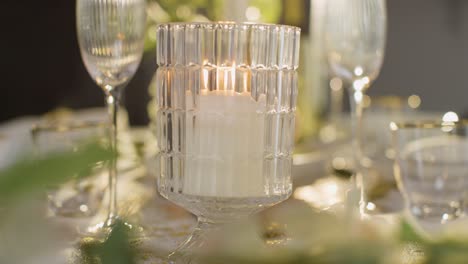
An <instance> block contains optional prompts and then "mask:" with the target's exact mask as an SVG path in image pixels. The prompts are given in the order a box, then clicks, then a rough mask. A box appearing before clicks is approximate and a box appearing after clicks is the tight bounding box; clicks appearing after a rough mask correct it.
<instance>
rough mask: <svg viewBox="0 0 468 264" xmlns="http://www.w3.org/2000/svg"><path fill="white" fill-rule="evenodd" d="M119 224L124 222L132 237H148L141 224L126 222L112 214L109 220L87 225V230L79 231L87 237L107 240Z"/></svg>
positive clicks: (127, 231)
mask: <svg viewBox="0 0 468 264" xmlns="http://www.w3.org/2000/svg"><path fill="white" fill-rule="evenodd" d="M119 224H122V225H123V226H124V227H125V229H126V233H127V234H128V236H129V238H130V239H139V238H144V237H146V235H145V232H144V229H143V228H142V227H141V226H138V225H135V224H131V223H129V222H125V221H123V220H122V219H120V218H119V217H118V216H111V217H109V218H107V220H105V221H103V222H101V223H98V224H96V225H93V226H90V227H87V228H86V229H85V230H79V233H80V234H81V235H82V236H83V237H85V238H92V239H95V240H100V241H104V240H106V239H107V238H108V237H109V235H110V233H111V232H112V230H113V229H114V228H115V227H116V226H117V225H119Z"/></svg>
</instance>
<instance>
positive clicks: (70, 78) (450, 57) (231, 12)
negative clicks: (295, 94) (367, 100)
mask: <svg viewBox="0 0 468 264" xmlns="http://www.w3.org/2000/svg"><path fill="white" fill-rule="evenodd" d="M325 2H326V0H150V1H148V32H147V43H146V52H145V55H144V59H143V61H142V64H141V65H140V68H139V70H138V72H137V74H136V75H135V77H134V79H133V80H132V81H131V83H130V84H129V85H128V86H127V88H126V89H125V99H124V102H125V107H126V109H127V111H128V113H129V118H130V123H131V124H132V125H146V124H147V123H148V122H149V119H150V114H149V113H148V105H151V104H150V101H151V92H150V90H151V88H149V87H150V83H151V80H152V78H153V74H154V72H155V70H156V61H155V41H156V40H155V25H156V24H157V23H161V22H167V21H203V20H237V21H247V20H248V21H261V22H269V23H285V24H292V25H297V26H300V27H301V28H302V30H303V31H302V34H303V35H302V36H303V37H302V42H303V43H302V46H301V52H302V53H303V56H301V60H302V61H301V64H302V66H301V69H300V72H301V83H300V89H301V93H302V96H301V97H300V100H301V102H299V104H300V112H299V115H300V116H299V122H300V123H301V125H302V126H303V130H304V133H309V134H310V133H314V132H315V131H316V130H317V126H318V124H319V122H320V120H322V119H323V117H324V116H326V114H327V111H328V109H329V101H330V100H329V94H330V85H329V81H330V77H329V75H328V72H327V61H326V59H325V57H324V56H323V55H324V54H323V50H324V49H323V44H322V39H323V37H322V34H323V30H322V28H323V27H322V26H323V14H324V10H323V6H324V4H325ZM2 11H3V12H2V13H3V14H2V16H3V19H5V22H6V23H12V24H14V26H11V27H9V28H8V29H7V31H6V32H4V33H3V36H4V37H3V38H2V41H1V43H2V44H1V45H2V46H3V50H4V52H3V56H2V65H3V67H2V68H3V69H4V70H3V74H2V93H1V96H0V109H1V111H0V122H3V121H6V120H9V119H12V118H15V117H19V116H24V115H40V114H44V113H46V112H49V111H52V110H54V109H56V108H58V107H67V108H72V109H79V108H86V107H94V106H104V100H103V98H104V97H103V94H102V91H101V90H100V89H99V88H98V87H97V85H96V84H95V83H94V82H93V81H92V80H91V78H90V76H89V75H88V73H87V72H86V69H85V67H84V65H83V63H82V61H81V57H80V53H79V48H78V41H77V37H76V29H75V1H60V0H48V1H28V2H27V3H26V2H23V1H12V2H8V3H4V4H3V7H2ZM388 14H389V18H388V21H389V22H388V23H389V24H388V41H387V48H386V57H385V63H384V66H383V69H382V72H381V74H380V77H379V78H378V80H377V81H376V83H375V84H374V85H372V87H371V89H370V90H369V94H370V95H371V96H374V95H390V94H391V95H401V96H409V95H412V94H417V95H419V96H420V98H421V100H422V104H421V109H423V110H431V111H449V110H452V111H456V112H458V113H460V114H463V113H465V112H467V111H468V104H467V103H466V97H467V95H468V89H467V88H465V86H468V84H467V79H466V78H465V77H466V76H467V73H466V72H465V71H466V69H468V56H466V51H465V50H466V49H465V47H467V46H468V16H466V15H465V14H468V1H464V0H412V1H407V0H391V1H388ZM305 73H306V74H305ZM347 100H348V99H347V98H346V97H344V101H347ZM149 107H150V108H151V106H149Z"/></svg>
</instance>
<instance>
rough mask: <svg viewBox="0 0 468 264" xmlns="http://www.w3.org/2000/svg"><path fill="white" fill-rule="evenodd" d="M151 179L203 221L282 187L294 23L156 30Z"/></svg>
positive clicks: (277, 195)
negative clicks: (155, 157) (154, 171)
mask: <svg viewBox="0 0 468 264" xmlns="http://www.w3.org/2000/svg"><path fill="white" fill-rule="evenodd" d="M157 37H158V41H157V63H158V66H159V67H158V70H157V77H156V78H157V84H156V86H157V89H156V90H157V95H156V101H157V118H156V130H157V132H156V134H157V139H158V144H159V150H160V153H159V166H160V169H159V176H158V188H159V192H160V193H161V195H162V196H164V197H166V198H167V199H169V200H170V201H172V202H174V203H176V204H178V205H180V206H182V207H184V208H185V209H187V210H189V211H190V212H192V213H193V214H195V215H196V216H197V217H198V220H199V226H198V228H197V229H196V231H195V232H194V234H193V236H192V237H191V238H190V239H189V240H188V241H187V242H186V243H185V244H184V245H183V246H182V247H181V249H180V250H181V251H183V250H190V248H191V247H193V245H194V244H196V242H195V241H196V240H199V239H198V238H197V236H199V235H200V233H201V232H202V230H203V229H204V227H206V226H210V225H213V224H217V223H224V222H228V221H232V220H233V219H236V218H241V217H244V216H247V215H250V214H252V213H255V212H258V211H260V210H262V209H263V208H265V207H269V206H272V205H274V204H276V203H279V202H281V201H284V200H285V199H287V198H288V197H289V196H290V194H291V191H292V182H291V166H292V151H293V146H294V120H295V117H294V113H295V109H296V97H297V72H296V71H297V67H298V60H299V56H298V55H299V38H300V29H299V28H296V27H292V26H282V25H269V24H243V23H230V22H220V23H188V24H182V23H169V24H162V25H159V26H158V29H157Z"/></svg>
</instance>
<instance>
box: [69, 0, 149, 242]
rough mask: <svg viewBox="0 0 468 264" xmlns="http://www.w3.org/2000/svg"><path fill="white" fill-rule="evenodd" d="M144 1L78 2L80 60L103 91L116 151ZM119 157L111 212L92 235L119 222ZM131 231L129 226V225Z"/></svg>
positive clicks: (139, 45) (140, 41) (113, 169)
mask: <svg viewBox="0 0 468 264" xmlns="http://www.w3.org/2000/svg"><path fill="white" fill-rule="evenodd" d="M145 8H146V3H145V0H77V4H76V21H77V33H78V40H79V45H80V51H81V57H82V58H83V61H84V64H85V66H86V69H87V70H88V72H89V74H90V75H91V77H92V78H93V79H94V81H95V82H96V83H97V84H98V85H99V86H100V87H101V88H102V89H103V91H104V93H105V96H106V102H107V106H108V108H109V116H110V118H111V123H112V125H111V132H110V135H109V136H110V145H111V148H112V149H113V151H114V152H115V153H118V148H117V119H118V118H117V113H118V109H119V103H120V98H121V93H122V90H123V89H124V88H125V86H126V84H127V83H128V82H129V81H130V79H131V78H132V77H133V75H134V74H135V72H136V70H137V68H138V65H139V64H140V61H141V58H142V55H143V49H144V37H145V27H146V9H145ZM116 187H117V157H115V158H113V159H112V160H111V162H110V165H109V186H108V191H109V199H110V200H109V212H108V216H107V219H106V220H105V221H104V222H102V223H100V224H98V225H96V226H93V227H91V228H89V230H88V231H89V232H90V233H95V234H97V235H99V234H102V233H107V232H108V231H109V230H110V229H112V227H113V226H114V224H115V223H116V221H117V220H118V218H119V216H118V207H117V190H116ZM127 226H128V227H129V228H132V226H131V225H130V224H127Z"/></svg>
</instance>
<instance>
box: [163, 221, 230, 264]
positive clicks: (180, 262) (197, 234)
mask: <svg viewBox="0 0 468 264" xmlns="http://www.w3.org/2000/svg"><path fill="white" fill-rule="evenodd" d="M222 224H223V223H213V222H209V221H208V220H207V219H202V218H199V219H198V224H197V227H196V228H195V230H194V231H193V232H192V234H191V235H190V237H189V238H188V239H187V240H185V242H183V243H182V244H181V245H180V246H179V247H178V248H177V249H176V250H175V251H174V252H172V253H171V254H170V255H169V256H168V258H167V261H168V263H170V264H197V263H199V259H198V257H199V256H200V254H201V253H202V251H203V247H204V246H205V245H206V243H208V241H209V236H210V234H211V233H213V232H215V231H217V230H219V228H220V227H221V226H222Z"/></svg>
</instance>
